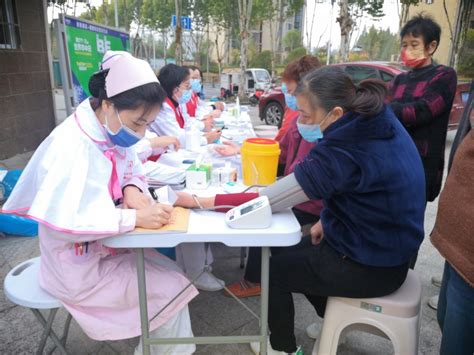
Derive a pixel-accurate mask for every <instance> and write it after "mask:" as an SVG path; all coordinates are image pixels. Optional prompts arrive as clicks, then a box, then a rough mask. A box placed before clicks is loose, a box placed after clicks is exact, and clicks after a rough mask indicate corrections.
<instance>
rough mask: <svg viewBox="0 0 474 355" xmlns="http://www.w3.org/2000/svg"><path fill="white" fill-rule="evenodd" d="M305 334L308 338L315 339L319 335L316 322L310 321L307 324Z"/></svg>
mask: <svg viewBox="0 0 474 355" xmlns="http://www.w3.org/2000/svg"><path fill="white" fill-rule="evenodd" d="M306 335H307V336H308V337H309V338H311V339H314V340H316V339H317V338H318V335H319V328H318V325H317V324H316V323H311V324H310V325H308V326H307V327H306Z"/></svg>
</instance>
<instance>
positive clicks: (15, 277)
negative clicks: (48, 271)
mask: <svg viewBox="0 0 474 355" xmlns="http://www.w3.org/2000/svg"><path fill="white" fill-rule="evenodd" d="M39 267H40V258H39V257H38V258H33V259H30V260H27V261H24V262H23V263H21V264H20V265H18V266H16V267H15V268H13V269H12V270H11V271H10V272H9V273H8V275H7V276H6V277H5V281H4V283H3V288H4V290H5V295H6V296H7V298H8V299H9V300H10V301H12V302H13V303H15V304H17V305H20V306H23V307H26V308H30V309H31V311H32V312H33V314H34V315H35V317H36V319H38V321H39V322H40V323H41V325H42V326H43V328H44V331H43V336H42V337H41V342H40V344H39V346H38V350H37V351H36V354H42V353H43V350H44V347H45V346H46V341H47V339H48V337H50V338H51V340H52V341H53V342H54V344H55V347H54V348H53V349H52V351H51V352H53V351H54V350H55V349H56V347H57V348H58V350H59V351H60V352H61V353H62V354H67V352H66V349H65V345H66V339H67V334H68V331H69V325H70V323H71V318H72V317H71V315H70V314H69V313H68V316H67V319H66V323H65V325H64V331H63V335H62V336H61V338H59V337H58V336H57V335H56V333H55V332H54V331H53V329H52V325H53V322H54V317H55V316H56V313H57V312H58V309H59V308H61V307H62V305H61V303H60V302H59V300H57V299H56V298H54V297H53V296H51V295H50V294H49V293H47V292H46V291H44V290H43V289H42V288H41V287H40V285H39V283H38V272H39ZM40 309H49V310H50V312H49V316H48V320H46V319H45V318H44V317H43V315H42V314H41V312H40V311H39V310H40Z"/></svg>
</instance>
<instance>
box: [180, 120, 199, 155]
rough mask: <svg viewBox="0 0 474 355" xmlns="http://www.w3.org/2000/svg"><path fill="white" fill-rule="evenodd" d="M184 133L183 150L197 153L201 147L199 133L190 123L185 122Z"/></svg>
mask: <svg viewBox="0 0 474 355" xmlns="http://www.w3.org/2000/svg"><path fill="white" fill-rule="evenodd" d="M184 131H185V148H186V150H190V151H197V150H199V147H200V145H201V132H200V131H199V129H198V128H197V127H196V125H194V124H193V123H192V122H186V125H185V126H184Z"/></svg>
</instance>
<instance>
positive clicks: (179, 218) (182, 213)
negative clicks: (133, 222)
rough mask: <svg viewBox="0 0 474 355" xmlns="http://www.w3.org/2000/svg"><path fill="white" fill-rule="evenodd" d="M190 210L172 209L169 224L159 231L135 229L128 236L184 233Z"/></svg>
mask: <svg viewBox="0 0 474 355" xmlns="http://www.w3.org/2000/svg"><path fill="white" fill-rule="evenodd" d="M190 214H191V212H190V210H188V209H186V208H183V207H174V208H173V211H172V212H171V218H170V223H168V224H167V225H165V226H163V227H161V228H159V229H147V228H140V227H137V228H135V229H134V230H133V231H131V232H129V233H128V234H130V235H134V234H159V233H186V232H187V231H188V227H189V216H190Z"/></svg>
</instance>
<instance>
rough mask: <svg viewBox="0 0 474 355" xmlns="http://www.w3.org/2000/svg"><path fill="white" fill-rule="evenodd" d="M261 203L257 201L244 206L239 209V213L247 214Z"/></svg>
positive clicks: (261, 202)
mask: <svg viewBox="0 0 474 355" xmlns="http://www.w3.org/2000/svg"><path fill="white" fill-rule="evenodd" d="M262 205H263V201H258V202H257V203H254V204H253V205H250V206H247V207H244V208H242V209H241V210H240V215H241V216H242V215H244V214H247V213H249V212H251V211H253V210H256V209H257V208H259V207H261V206H262Z"/></svg>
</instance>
